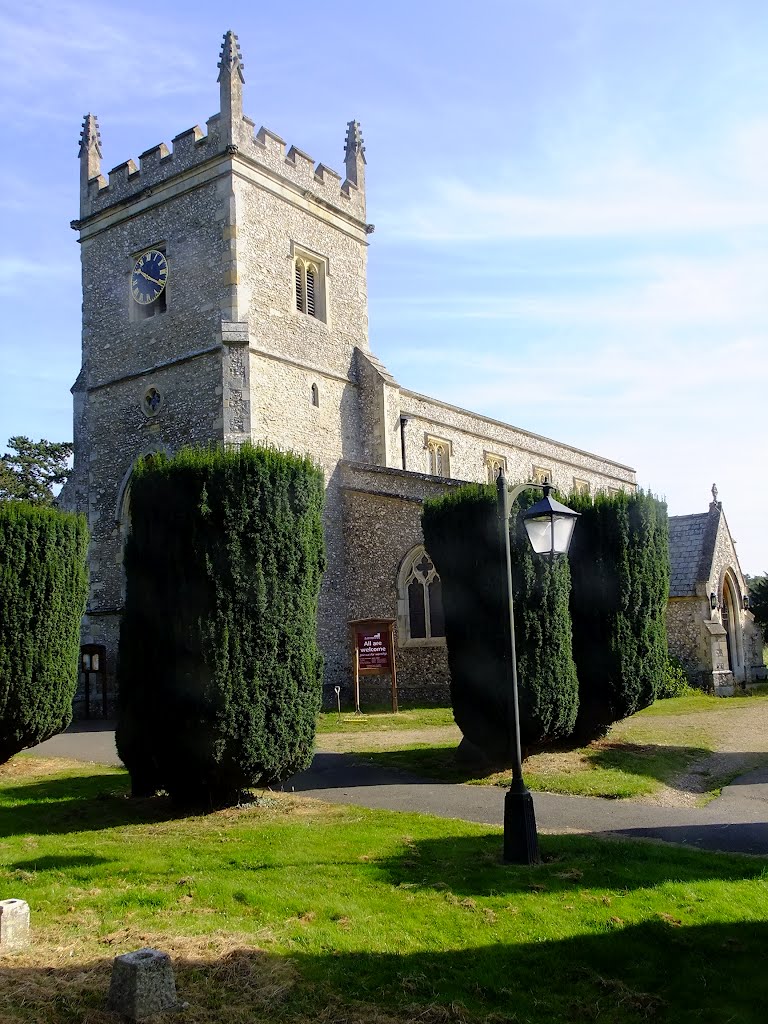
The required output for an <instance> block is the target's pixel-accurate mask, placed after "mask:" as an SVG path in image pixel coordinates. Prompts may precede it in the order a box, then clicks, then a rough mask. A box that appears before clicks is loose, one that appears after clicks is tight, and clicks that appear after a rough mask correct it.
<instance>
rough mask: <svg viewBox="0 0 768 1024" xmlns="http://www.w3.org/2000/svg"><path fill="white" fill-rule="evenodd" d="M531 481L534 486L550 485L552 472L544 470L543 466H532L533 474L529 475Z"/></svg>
mask: <svg viewBox="0 0 768 1024" xmlns="http://www.w3.org/2000/svg"><path fill="white" fill-rule="evenodd" d="M531 480H532V481H533V482H534V483H535V484H551V483H552V470H551V469H546V468H545V467H544V466H534V467H533V473H532V474H531Z"/></svg>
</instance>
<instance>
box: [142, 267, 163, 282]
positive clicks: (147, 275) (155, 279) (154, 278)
mask: <svg viewBox="0 0 768 1024" xmlns="http://www.w3.org/2000/svg"><path fill="white" fill-rule="evenodd" d="M139 273H140V274H141V276H142V277H146V279H147V280H148V281H151V282H152V284H162V283H163V282H162V281H158V280H157V278H156V277H150V276H149V274H145V273H144V271H143V270H139Z"/></svg>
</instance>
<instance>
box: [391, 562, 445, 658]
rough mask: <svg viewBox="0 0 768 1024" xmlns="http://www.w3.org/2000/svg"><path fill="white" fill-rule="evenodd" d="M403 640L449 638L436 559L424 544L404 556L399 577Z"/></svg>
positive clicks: (429, 640) (415, 640)
mask: <svg viewBox="0 0 768 1024" xmlns="http://www.w3.org/2000/svg"><path fill="white" fill-rule="evenodd" d="M398 591H399V598H400V601H399V612H400V614H399V623H398V632H399V636H400V642H401V644H402V643H409V642H414V643H416V644H418V643H430V642H433V641H436V642H438V643H440V642H442V641H443V640H444V638H445V616H444V614H443V591H442V583H441V582H440V577H439V575H438V573H437V570H436V569H435V566H434V564H433V562H432V559H431V558H430V557H429V555H428V554H427V552H426V551H425V550H424V547H423V546H419V547H417V548H414V550H413V551H412V552H411V553H410V554H409V555H408V557H407V558H406V559H405V560H404V562H403V564H402V566H401V569H400V579H399V587H398Z"/></svg>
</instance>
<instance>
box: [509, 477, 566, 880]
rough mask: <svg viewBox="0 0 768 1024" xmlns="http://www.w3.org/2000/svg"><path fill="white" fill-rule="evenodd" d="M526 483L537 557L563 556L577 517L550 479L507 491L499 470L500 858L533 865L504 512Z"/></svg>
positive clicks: (527, 517) (535, 845) (535, 849)
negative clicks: (532, 493) (507, 700)
mask: <svg viewBox="0 0 768 1024" xmlns="http://www.w3.org/2000/svg"><path fill="white" fill-rule="evenodd" d="M528 487H540V488H541V489H542V490H543V491H544V497H543V498H542V499H541V501H537V502H536V504H535V505H531V507H530V508H529V509H528V510H527V511H526V512H524V513H523V525H524V526H525V531H526V533H527V534H528V539H529V540H530V542H531V547H532V548H533V550H534V551H535V552H536V554H539V555H546V554H548V555H549V556H550V558H551V559H554V557H555V555H558V554H566V553H567V551H568V548H569V546H570V543H571V537H572V536H573V528H574V526H575V525H576V519H577V518H578V516H579V515H580V513H579V512H574V511H573V509H570V508H568V506H567V505H562V504H561V503H560V502H559V501H555V499H554V498H551V497H550V492H551V491H552V487H551V486H550V484H549V483H543V484H536V483H527V484H518V485H516V486H515V487H513V488H511V489H507V481H506V479H505V477H504V470H503V469H502V470H500V472H499V476H498V480H497V481H496V488H497V494H498V511H499V529H500V532H501V535H502V538H501V539H502V543H503V545H504V552H505V556H506V563H507V603H508V605H509V658H508V659H506V666H507V684H508V686H509V688H510V690H511V691H512V722H511V723H510V724H511V725H512V732H513V738H514V744H513V748H512V755H513V760H512V781H511V783H510V786H509V789H508V790H507V794H506V796H505V797H504V860H506V861H508V862H509V863H512V864H535V863H537V862H538V860H539V840H538V836H537V834H536V815H535V813H534V809H533V797H532V796H531V794H530V792H529V791H528V787H527V786H526V785H525V782H524V781H523V756H522V750H521V747H520V708H519V702H518V696H517V652H516V650H515V610H514V604H513V601H512V551H511V547H510V539H509V531H510V524H509V516H510V510H511V507H512V503H513V502H514V501H515V499H516V498H517V497H518V496H519V495H520V494H521V493H522V492H523V491H524V490H526V489H527V488H528Z"/></svg>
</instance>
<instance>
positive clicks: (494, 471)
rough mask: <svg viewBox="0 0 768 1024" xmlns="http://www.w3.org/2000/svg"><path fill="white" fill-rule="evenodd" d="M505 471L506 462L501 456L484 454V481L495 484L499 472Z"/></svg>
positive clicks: (489, 453) (490, 453)
mask: <svg viewBox="0 0 768 1024" xmlns="http://www.w3.org/2000/svg"><path fill="white" fill-rule="evenodd" d="M502 469H503V470H504V472H505V473H506V471H507V460H506V459H505V458H504V456H503V455H494V454H493V453H492V452H486V453H485V479H486V480H487V482H488V483H489V484H495V483H496V480H497V478H498V475H499V471H500V470H502Z"/></svg>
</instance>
